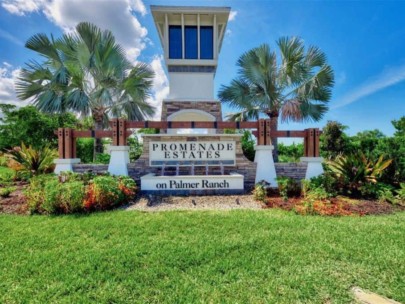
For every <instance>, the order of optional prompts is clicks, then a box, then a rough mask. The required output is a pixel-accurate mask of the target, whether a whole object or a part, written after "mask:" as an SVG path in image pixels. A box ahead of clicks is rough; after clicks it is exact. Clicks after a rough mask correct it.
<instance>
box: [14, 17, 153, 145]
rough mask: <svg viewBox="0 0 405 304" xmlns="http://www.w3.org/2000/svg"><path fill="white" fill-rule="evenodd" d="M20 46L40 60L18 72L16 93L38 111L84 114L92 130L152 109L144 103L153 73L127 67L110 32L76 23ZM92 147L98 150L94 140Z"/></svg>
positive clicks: (142, 66) (138, 117) (141, 115)
mask: <svg viewBox="0 0 405 304" xmlns="http://www.w3.org/2000/svg"><path fill="white" fill-rule="evenodd" d="M26 47H27V48H29V49H31V50H33V51H35V52H37V53H38V54H39V55H41V56H42V57H44V58H45V60H44V61H43V62H37V61H35V60H31V61H29V62H28V63H27V64H26V67H25V68H23V69H22V70H21V73H20V76H19V78H18V81H17V82H16V91H17V96H18V97H19V98H20V99H22V100H26V99H30V100H32V103H33V104H34V105H35V106H36V107H37V108H38V109H39V110H41V111H43V112H47V113H62V112H67V111H73V112H76V113H80V114H81V115H82V116H89V115H90V116H91V117H92V118H93V120H94V124H95V129H96V130H97V129H102V128H103V127H104V126H106V122H107V121H108V117H109V116H110V117H120V116H123V115H125V116H126V118H128V119H130V120H143V119H145V117H147V116H151V115H152V114H153V113H154V108H153V107H152V106H151V105H149V104H148V103H147V98H148V97H149V96H150V89H151V87H152V81H153V77H154V73H153V71H151V70H150V69H149V67H148V66H147V65H146V64H143V63H137V64H136V65H132V64H131V63H130V62H129V61H128V60H127V59H126V56H125V53H124V50H123V49H122V47H121V46H120V45H118V44H117V43H116V42H115V38H114V36H113V34H112V33H111V32H110V31H108V30H106V31H101V30H100V29H99V28H98V27H96V26H95V25H92V24H90V23H80V24H78V25H77V26H76V31H75V32H74V33H68V34H64V35H63V36H62V37H61V38H59V39H54V38H53V36H51V37H50V38H48V37H47V36H46V35H45V34H37V35H34V36H32V37H31V38H30V39H28V41H27V43H26ZM96 146H97V147H96V150H97V152H102V146H101V142H100V141H98V144H96ZM100 150H101V151H100Z"/></svg>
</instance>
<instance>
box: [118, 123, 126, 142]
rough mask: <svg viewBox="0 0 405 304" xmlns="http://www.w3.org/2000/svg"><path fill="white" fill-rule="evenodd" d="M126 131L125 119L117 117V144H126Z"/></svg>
mask: <svg viewBox="0 0 405 304" xmlns="http://www.w3.org/2000/svg"><path fill="white" fill-rule="evenodd" d="M126 133H127V128H126V120H125V119H119V120H118V146H126V144H127V138H126Z"/></svg>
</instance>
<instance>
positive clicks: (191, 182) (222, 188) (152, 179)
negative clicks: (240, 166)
mask: <svg viewBox="0 0 405 304" xmlns="http://www.w3.org/2000/svg"><path fill="white" fill-rule="evenodd" d="M141 190H142V192H151V193H153V192H159V193H168V194H173V193H175V194H187V193H189V194H190V193H192V194H204V193H206V194H208V193H210V194H211V193H218V194H225V193H235V194H236V193H243V191H244V187H243V175H242V174H238V173H231V174H230V175H175V176H157V175H155V174H153V173H150V174H147V175H144V176H141Z"/></svg>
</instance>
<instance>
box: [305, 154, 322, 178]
mask: <svg viewBox="0 0 405 304" xmlns="http://www.w3.org/2000/svg"><path fill="white" fill-rule="evenodd" d="M300 161H301V162H303V163H308V166H307V172H306V173H305V179H310V178H311V177H315V176H319V175H321V174H323V167H322V162H323V157H301V158H300Z"/></svg>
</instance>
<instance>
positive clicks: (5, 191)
mask: <svg viewBox="0 0 405 304" xmlns="http://www.w3.org/2000/svg"><path fill="white" fill-rule="evenodd" d="M16 189H17V188H16V187H5V188H1V189H0V196H1V197H3V198H6V197H9V196H10V194H11V193H13V192H14V191H15V190H16Z"/></svg>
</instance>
